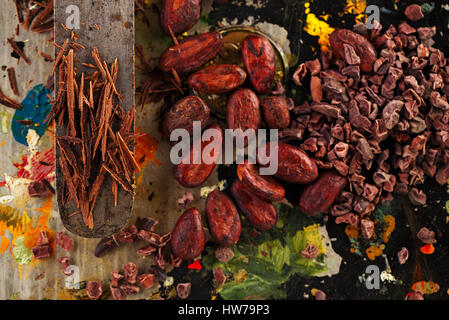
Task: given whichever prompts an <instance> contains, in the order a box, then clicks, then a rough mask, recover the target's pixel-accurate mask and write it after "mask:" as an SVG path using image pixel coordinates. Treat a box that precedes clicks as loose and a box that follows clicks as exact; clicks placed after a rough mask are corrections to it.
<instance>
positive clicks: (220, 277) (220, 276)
mask: <svg viewBox="0 0 449 320" xmlns="http://www.w3.org/2000/svg"><path fill="white" fill-rule="evenodd" d="M213 272H214V280H215V283H216V284H217V286H221V285H223V284H224V283H225V282H226V275H225V274H224V272H223V269H222V268H220V267H218V268H215V269H214V271H213Z"/></svg>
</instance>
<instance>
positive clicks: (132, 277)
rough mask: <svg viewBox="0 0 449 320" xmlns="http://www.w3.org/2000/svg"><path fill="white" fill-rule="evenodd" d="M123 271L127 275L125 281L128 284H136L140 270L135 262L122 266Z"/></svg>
mask: <svg viewBox="0 0 449 320" xmlns="http://www.w3.org/2000/svg"><path fill="white" fill-rule="evenodd" d="M122 269H123V271H124V273H125V279H126V281H127V282H128V283H131V284H135V283H136V278H137V273H138V268H137V265H136V264H135V263H134V262H128V263H127V264H124V265H123V266H122Z"/></svg>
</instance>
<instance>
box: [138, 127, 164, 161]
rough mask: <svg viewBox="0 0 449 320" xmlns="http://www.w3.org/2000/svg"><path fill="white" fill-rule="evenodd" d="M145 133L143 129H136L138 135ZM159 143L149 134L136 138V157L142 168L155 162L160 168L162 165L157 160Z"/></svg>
mask: <svg viewBox="0 0 449 320" xmlns="http://www.w3.org/2000/svg"><path fill="white" fill-rule="evenodd" d="M142 133H144V132H143V130H142V129H140V128H138V127H137V128H136V134H142ZM157 148H158V142H157V140H156V139H154V138H152V137H150V136H149V135H148V134H147V133H145V134H144V135H142V136H140V137H138V138H136V149H135V157H136V161H137V163H138V164H139V166H140V167H141V168H143V167H145V166H146V165H147V164H148V163H150V162H151V161H153V162H154V163H156V164H157V165H158V166H160V165H162V163H161V162H160V161H159V160H158V159H157V158H156V153H157Z"/></svg>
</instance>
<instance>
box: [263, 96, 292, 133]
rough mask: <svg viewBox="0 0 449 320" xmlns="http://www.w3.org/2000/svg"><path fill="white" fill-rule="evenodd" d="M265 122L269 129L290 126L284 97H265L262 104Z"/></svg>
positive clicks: (288, 112)
mask: <svg viewBox="0 0 449 320" xmlns="http://www.w3.org/2000/svg"><path fill="white" fill-rule="evenodd" d="M262 108H263V114H264V117H265V122H266V123H267V125H268V127H269V128H270V129H284V128H287V127H288V125H289V124H290V111H288V102H287V98H286V97H284V96H269V97H266V98H265V100H264V102H263V104H262Z"/></svg>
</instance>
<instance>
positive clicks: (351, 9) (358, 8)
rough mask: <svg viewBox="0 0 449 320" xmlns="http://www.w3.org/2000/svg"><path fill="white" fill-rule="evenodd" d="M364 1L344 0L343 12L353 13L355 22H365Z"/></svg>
mask: <svg viewBox="0 0 449 320" xmlns="http://www.w3.org/2000/svg"><path fill="white" fill-rule="evenodd" d="M365 10H366V1H365V0H346V7H345V9H344V12H345V13H350V14H353V15H355V22H356V23H358V22H365V19H366V14H365Z"/></svg>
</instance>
